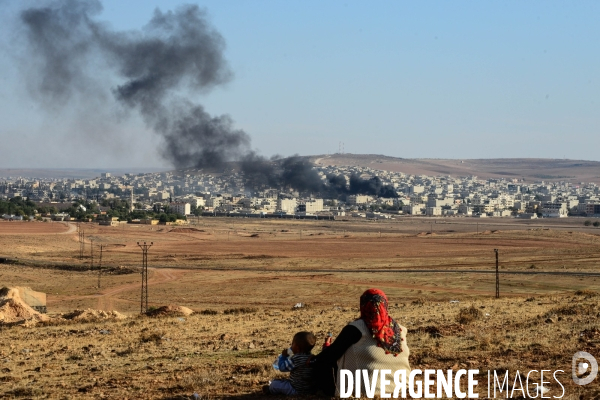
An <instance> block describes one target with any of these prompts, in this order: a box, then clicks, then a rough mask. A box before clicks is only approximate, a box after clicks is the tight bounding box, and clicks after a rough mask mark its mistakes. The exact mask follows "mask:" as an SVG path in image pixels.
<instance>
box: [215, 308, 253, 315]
mask: <svg viewBox="0 0 600 400" xmlns="http://www.w3.org/2000/svg"><path fill="white" fill-rule="evenodd" d="M257 311H258V308H256V307H239V308H228V309H227V310H225V311H223V314H251V313H255V312H257Z"/></svg>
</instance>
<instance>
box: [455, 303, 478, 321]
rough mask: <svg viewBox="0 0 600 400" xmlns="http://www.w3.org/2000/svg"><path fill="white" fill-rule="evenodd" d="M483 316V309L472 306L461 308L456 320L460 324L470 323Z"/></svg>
mask: <svg viewBox="0 0 600 400" xmlns="http://www.w3.org/2000/svg"><path fill="white" fill-rule="evenodd" d="M480 316H481V311H479V310H478V309H476V308H475V306H473V305H472V306H471V307H469V308H461V309H460V310H459V311H458V315H457V317H456V321H457V322H458V323H459V324H463V325H466V324H470V323H471V322H473V321H475V320H476V319H478V318H479V317H480Z"/></svg>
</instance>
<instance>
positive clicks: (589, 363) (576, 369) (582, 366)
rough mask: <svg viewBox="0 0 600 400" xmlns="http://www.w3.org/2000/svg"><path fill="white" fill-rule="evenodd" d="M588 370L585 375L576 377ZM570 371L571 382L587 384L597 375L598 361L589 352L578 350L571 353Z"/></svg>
mask: <svg viewBox="0 0 600 400" xmlns="http://www.w3.org/2000/svg"><path fill="white" fill-rule="evenodd" d="M581 359H584V360H585V362H579V360H581ZM588 371H589V373H590V374H589V375H588V376H587V377H585V378H579V377H578V375H583V374H585V373H586V372H588ZM572 373H573V382H575V384H576V385H581V386H583V385H587V384H588V383H591V382H592V381H593V380H594V379H596V376H597V375H598V362H597V361H596V359H595V358H594V356H593V355H591V354H590V353H586V352H585V351H578V352H577V353H575V354H574V355H573V364H572Z"/></svg>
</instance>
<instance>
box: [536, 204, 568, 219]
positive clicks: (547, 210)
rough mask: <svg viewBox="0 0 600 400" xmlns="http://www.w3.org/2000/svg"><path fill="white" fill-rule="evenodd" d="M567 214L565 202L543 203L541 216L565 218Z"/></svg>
mask: <svg viewBox="0 0 600 400" xmlns="http://www.w3.org/2000/svg"><path fill="white" fill-rule="evenodd" d="M568 214H569V210H568V209H567V203H558V202H556V203H544V205H543V206H542V216H543V217H545V218H565V217H567V216H568Z"/></svg>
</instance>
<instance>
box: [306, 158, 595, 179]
mask: <svg viewBox="0 0 600 400" xmlns="http://www.w3.org/2000/svg"><path fill="white" fill-rule="evenodd" d="M309 158H310V160H311V161H312V162H314V163H316V164H318V165H337V166H361V167H369V168H373V169H380V170H386V171H396V172H404V173H407V174H412V175H432V176H436V175H452V176H455V177H461V176H471V175H475V176H477V177H480V178H507V179H511V178H516V179H525V181H526V182H535V181H542V180H544V181H569V182H594V183H598V184H600V162H598V161H584V160H565V159H552V158H494V159H463V160H456V159H455V160H452V159H433V158H416V159H409V158H396V157H388V156H384V155H377V154H331V155H318V156H311V157H309Z"/></svg>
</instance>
